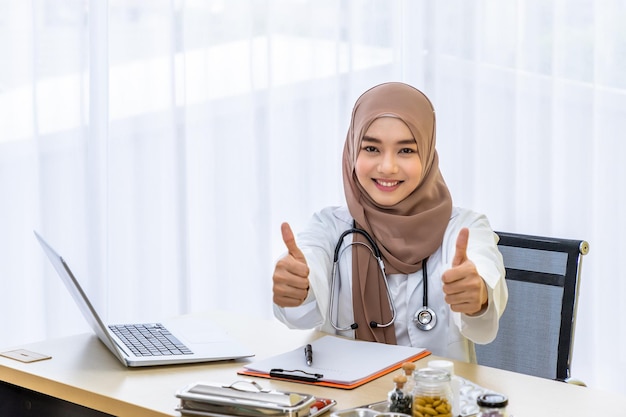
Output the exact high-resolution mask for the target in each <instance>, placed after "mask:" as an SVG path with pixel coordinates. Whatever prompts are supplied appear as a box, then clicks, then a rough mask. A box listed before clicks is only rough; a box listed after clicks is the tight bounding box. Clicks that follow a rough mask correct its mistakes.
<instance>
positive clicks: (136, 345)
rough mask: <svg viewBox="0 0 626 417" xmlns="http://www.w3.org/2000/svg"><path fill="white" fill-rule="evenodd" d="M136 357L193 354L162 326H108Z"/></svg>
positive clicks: (157, 324)
mask: <svg viewBox="0 0 626 417" xmlns="http://www.w3.org/2000/svg"><path fill="white" fill-rule="evenodd" d="M109 328H110V329H111V330H112V331H113V333H115V335H116V336H117V337H119V338H120V339H121V340H122V342H124V344H125V345H126V346H127V347H128V348H129V349H130V350H131V351H132V352H133V353H134V354H135V355H136V356H171V355H191V354H192V353H193V352H192V351H191V350H190V349H189V348H188V347H187V346H185V345H184V344H183V343H182V342H181V341H180V340H178V339H177V338H176V337H174V336H173V335H172V334H171V333H170V332H169V331H168V330H167V329H166V328H165V327H164V326H163V325H162V324H159V323H149V324H121V325H113V326H109Z"/></svg>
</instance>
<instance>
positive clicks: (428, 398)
mask: <svg viewBox="0 0 626 417" xmlns="http://www.w3.org/2000/svg"><path fill="white" fill-rule="evenodd" d="M413 375H414V378H415V387H414V388H413V410H412V411H413V417H452V387H451V385H450V373H448V372H447V371H446V370H444V369H435V368H423V369H420V370H418V371H417V372H415V373H413Z"/></svg>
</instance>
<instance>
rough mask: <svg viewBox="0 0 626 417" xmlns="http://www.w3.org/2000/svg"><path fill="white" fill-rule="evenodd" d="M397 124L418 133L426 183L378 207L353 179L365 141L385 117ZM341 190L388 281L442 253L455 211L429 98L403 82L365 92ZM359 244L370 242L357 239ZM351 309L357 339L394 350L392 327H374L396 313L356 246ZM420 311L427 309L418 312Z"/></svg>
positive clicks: (352, 124) (363, 252)
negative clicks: (379, 256)
mask: <svg viewBox="0 0 626 417" xmlns="http://www.w3.org/2000/svg"><path fill="white" fill-rule="evenodd" d="M388 116H392V117H397V118H399V119H401V120H402V121H403V122H404V123H405V124H406V125H407V126H408V128H409V129H410V131H411V133H413V137H414V138H415V141H416V142H417V151H418V154H419V156H420V160H421V162H422V165H423V172H422V180H421V181H420V183H419V185H418V186H417V188H416V189H415V190H414V191H413V193H411V194H410V195H409V196H408V197H407V198H405V199H404V200H402V201H401V202H399V203H397V204H396V205H394V206H391V207H381V206H379V205H377V204H376V203H375V202H374V201H373V200H372V199H371V198H370V197H369V195H368V194H367V193H366V192H365V191H364V190H363V188H362V187H361V185H360V184H359V182H358V180H357V179H356V175H355V172H354V166H355V163H356V159H357V156H358V153H359V149H360V147H361V139H362V138H363V135H364V134H365V132H367V129H368V128H369V126H370V124H371V123H372V122H373V121H374V120H376V119H377V118H379V117H388ZM343 183H344V192H345V195H346V201H347V204H348V209H349V210H350V214H351V215H352V217H353V218H354V220H355V222H356V225H357V227H360V228H362V229H364V230H365V231H367V232H368V233H369V234H370V235H371V236H372V237H373V239H374V241H375V242H376V244H377V245H378V246H379V247H380V251H381V253H382V256H383V260H384V262H385V269H386V272H387V273H388V274H393V273H400V274H410V273H414V272H417V271H419V270H420V269H421V267H422V260H423V259H425V258H427V257H428V256H430V255H431V254H432V253H433V252H435V251H436V250H437V248H439V246H441V242H442V241H443V235H444V232H445V230H446V227H447V225H448V222H449V220H450V215H451V212H452V199H451V197H450V192H449V191H448V187H447V186H446V183H445V181H444V179H443V176H442V175H441V172H440V171H439V162H438V157H437V151H436V150H435V111H434V109H433V106H432V104H431V102H430V100H428V98H427V97H426V96H425V95H424V94H423V93H422V92H421V91H419V90H417V89H416V88H413V87H411V86H409V85H407V84H403V83H397V82H392V83H385V84H381V85H378V86H376V87H373V88H371V89H370V90H368V91H366V92H365V93H363V95H361V97H359V99H358V100H357V102H356V104H355V105H354V109H353V111H352V120H351V122H350V127H349V129H348V135H347V138H346V143H345V146H344V151H343ZM353 239H354V240H355V241H364V240H365V239H364V238H363V237H362V236H361V235H360V234H353ZM352 300H353V301H352V303H353V310H354V319H355V322H356V323H357V324H358V328H357V329H356V338H357V339H362V340H373V341H378V342H384V343H389V344H395V343H396V335H395V329H394V326H389V327H387V328H376V329H373V328H371V327H370V325H369V321H370V320H376V321H377V322H379V323H387V322H389V320H391V317H392V314H391V308H390V306H389V302H388V301H387V291H386V289H385V284H384V282H383V280H382V276H380V274H379V269H378V266H377V264H376V260H375V259H374V257H373V256H372V255H371V253H370V252H369V250H367V248H364V247H363V246H361V245H355V246H353V247H352ZM420 307H421V306H420Z"/></svg>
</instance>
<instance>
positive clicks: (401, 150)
mask: <svg viewBox="0 0 626 417" xmlns="http://www.w3.org/2000/svg"><path fill="white" fill-rule="evenodd" d="M414 152H415V150H414V149H411V148H402V149H400V153H414Z"/></svg>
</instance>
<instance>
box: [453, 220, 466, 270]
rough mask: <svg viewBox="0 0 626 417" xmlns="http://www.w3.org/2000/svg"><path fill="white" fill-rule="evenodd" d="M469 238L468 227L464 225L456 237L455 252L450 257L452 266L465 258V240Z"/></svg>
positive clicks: (457, 264)
mask: <svg viewBox="0 0 626 417" xmlns="http://www.w3.org/2000/svg"><path fill="white" fill-rule="evenodd" d="M468 240H469V229H468V228H467V227H464V228H462V229H461V231H460V232H459V236H458V237H457V238H456V252H454V258H453V259H452V267H453V268H454V267H455V266H459V265H461V264H462V263H463V262H465V261H466V260H467V241H468Z"/></svg>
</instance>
